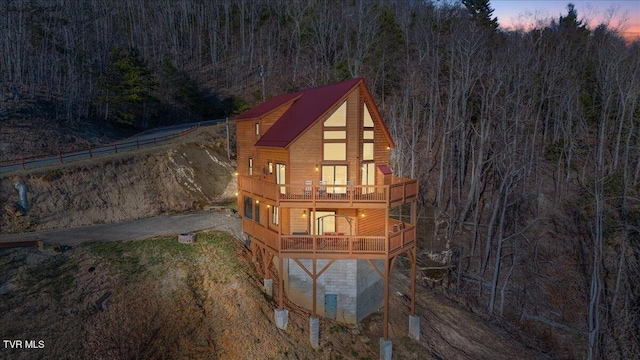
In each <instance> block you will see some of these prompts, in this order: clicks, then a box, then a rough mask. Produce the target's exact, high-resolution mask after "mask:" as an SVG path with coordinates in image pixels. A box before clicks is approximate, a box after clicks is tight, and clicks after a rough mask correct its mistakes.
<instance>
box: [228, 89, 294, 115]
mask: <svg viewBox="0 0 640 360" xmlns="http://www.w3.org/2000/svg"><path fill="white" fill-rule="evenodd" d="M301 94H302V92H301V91H299V92H296V93H292V94H284V95H279V96H276V97H274V98H271V99H269V100H267V101H265V102H263V103H261V104H258V105H256V106H254V107H252V108H251V109H249V110H247V111H245V112H243V113H242V114H240V115H238V116H236V117H235V119H236V120H242V119H253V118H257V117H262V116H264V115H266V114H268V113H270V112H271V111H273V110H275V109H277V108H279V107H280V106H282V105H284V104H286V103H288V102H289V101H291V100H294V99H295V98H296V97H298V96H300V95H301Z"/></svg>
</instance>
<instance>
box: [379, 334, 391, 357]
mask: <svg viewBox="0 0 640 360" xmlns="http://www.w3.org/2000/svg"><path fill="white" fill-rule="evenodd" d="M392 347H393V344H392V343H391V339H385V338H380V360H391V359H392V357H391V355H392V350H393V349H392Z"/></svg>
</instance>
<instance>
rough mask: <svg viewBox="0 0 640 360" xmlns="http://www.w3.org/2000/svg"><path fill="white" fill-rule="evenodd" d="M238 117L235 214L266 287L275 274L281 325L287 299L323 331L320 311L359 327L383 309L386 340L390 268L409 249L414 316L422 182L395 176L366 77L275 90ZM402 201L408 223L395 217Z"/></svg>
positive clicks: (388, 140)
mask: <svg viewBox="0 0 640 360" xmlns="http://www.w3.org/2000/svg"><path fill="white" fill-rule="evenodd" d="M235 121H236V123H237V154H238V157H237V168H238V170H237V171H238V210H239V214H240V215H241V217H242V227H243V232H244V236H245V237H246V239H245V240H247V241H248V243H249V244H250V247H251V249H252V251H253V256H254V261H255V262H256V263H257V264H259V270H260V271H261V272H262V273H263V274H264V277H265V289H266V291H267V292H269V293H271V291H273V290H272V288H271V287H272V286H273V283H272V280H271V279H273V278H277V279H278V299H279V302H278V303H279V309H277V310H276V323H277V325H278V326H279V327H286V317H285V318H284V319H283V318H282V317H281V318H280V319H278V317H279V316H283V314H284V315H286V314H287V313H283V311H285V310H284V305H283V296H285V295H286V296H287V298H288V299H289V300H291V301H293V302H294V303H296V304H298V305H300V306H303V307H305V308H308V309H309V310H311V312H312V319H316V328H317V315H322V316H324V317H328V318H333V319H336V320H338V321H341V322H344V323H357V322H360V321H361V320H362V319H363V318H365V317H366V316H368V315H369V314H371V313H372V312H374V311H376V310H378V309H380V308H383V307H384V311H385V314H384V315H385V320H384V321H385V323H384V326H383V328H384V338H385V339H386V338H387V324H388V318H387V317H388V298H389V274H390V271H391V268H392V267H393V263H394V261H395V258H396V256H397V255H399V254H403V253H405V254H407V255H408V257H409V259H410V260H411V263H412V270H413V271H412V274H414V276H412V286H411V292H412V294H411V299H412V310H411V315H412V316H414V315H415V314H414V312H413V298H414V296H413V293H414V292H415V257H416V228H415V223H416V221H415V213H416V211H415V207H416V198H417V192H418V184H417V181H416V180H414V179H407V178H398V177H394V176H393V174H392V172H391V168H390V165H389V151H390V150H391V149H392V148H393V147H394V142H393V140H392V138H391V136H390V134H389V131H388V129H387V127H386V126H385V124H384V121H383V119H382V117H381V115H380V112H379V111H378V108H377V107H376V104H375V103H374V101H373V98H372V96H371V94H370V92H369V90H368V89H367V86H366V84H365V82H364V80H363V79H361V78H356V79H351V80H346V81H343V82H340V83H336V84H332V85H327V86H322V87H317V88H313V89H308V90H303V91H298V92H295V93H291V94H286V95H280V96H276V97H274V98H272V99H270V100H268V101H266V102H264V103H262V104H259V105H257V106H255V107H253V108H252V109H250V110H248V111H246V112H244V113H243V114H240V115H238V116H236V117H235ZM398 207H402V208H403V209H407V208H408V209H410V210H409V211H406V210H405V213H410V214H411V215H410V216H408V217H407V218H408V220H406V219H405V220H404V221H400V220H398V219H397V217H396V218H394V217H393V216H392V214H393V213H394V209H396V208H398ZM278 311H280V312H279V313H278ZM410 322H411V321H410ZM311 327H312V333H313V321H312V324H311ZM410 327H411V326H410ZM414 327H415V326H414ZM316 333H317V331H316ZM312 336H313V335H312ZM313 342H314V341H313V339H312V343H313Z"/></svg>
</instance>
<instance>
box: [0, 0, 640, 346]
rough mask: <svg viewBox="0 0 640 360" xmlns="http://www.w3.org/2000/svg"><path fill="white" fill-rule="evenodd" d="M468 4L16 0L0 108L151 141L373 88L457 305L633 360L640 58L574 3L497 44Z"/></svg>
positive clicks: (639, 325) (8, 13)
mask: <svg viewBox="0 0 640 360" xmlns="http://www.w3.org/2000/svg"><path fill="white" fill-rule="evenodd" d="M464 3H465V4H466V6H465V5H463V4H461V3H460V4H456V3H453V4H446V3H445V4H442V3H440V2H438V5H435V4H433V3H432V2H430V1H382V0H379V1H373V0H371V1H365V0H352V1H346V2H342V1H340V2H335V1H308V0H277V1H270V0H252V1H243V0H238V1H233V0H226V1H223V0H221V1H199V0H180V1H173V0H161V1H137V0H121V1H116V0H58V1H45V0H41V1H37V0H35V1H26V0H7V1H3V2H2V3H1V4H0V11H2V15H0V79H1V80H0V81H1V83H0V84H1V86H2V89H1V91H0V93H1V100H2V101H0V104H4V103H6V102H8V101H9V100H10V99H12V98H16V97H20V96H27V97H30V98H33V99H37V100H38V101H46V102H48V103H51V109H52V110H51V112H52V113H54V114H56V116H55V117H53V116H52V117H51V119H52V120H51V121H63V120H65V119H66V120H68V119H74V121H106V122H111V123H115V122H118V123H123V124H130V125H135V126H138V127H147V126H151V125H155V124H161V123H165V122H167V121H176V120H181V119H203V118H208V117H214V116H231V115H233V113H234V111H236V112H237V111H241V110H242V109H244V108H246V107H247V106H250V105H253V104H255V103H257V102H259V101H262V100H263V99H264V98H269V97H271V96H274V95H278V94H281V93H284V92H289V91H293V90H297V89H301V88H307V87H311V86H316V85H322V84H326V83H330V82H334V81H338V80H342V79H346V78H351V77H356V76H361V77H364V78H365V80H366V82H367V85H368V86H369V87H370V89H371V91H372V93H373V95H374V97H375V98H376V101H377V102H378V104H379V106H380V109H381V111H382V113H383V116H384V117H385V120H386V122H387V124H388V126H389V128H390V130H391V133H392V135H393V137H394V140H395V142H396V144H397V148H396V149H395V150H394V151H393V153H392V155H393V160H394V164H393V167H394V170H395V174H396V175H399V176H411V177H415V178H417V179H419V180H420V186H421V190H422V191H421V198H420V202H421V204H422V205H423V206H425V207H437V208H438V209H439V210H440V211H441V212H442V214H444V215H443V217H444V218H445V219H446V220H447V221H448V222H449V224H450V227H449V230H448V233H447V235H448V236H449V238H450V239H451V243H452V246H453V250H454V257H453V260H452V262H453V265H455V269H454V271H453V272H452V273H451V274H450V275H451V276H450V278H451V279H452V285H451V288H450V289H449V291H450V292H451V293H452V294H456V295H457V296H459V297H460V298H463V299H466V300H467V301H469V300H470V301H472V302H475V303H477V304H478V306H479V307H480V308H482V311H483V312H485V313H486V314H487V315H488V316H491V317H496V318H499V319H502V320H503V321H507V322H510V323H512V324H515V325H518V326H520V327H521V328H523V329H526V331H527V332H529V333H530V334H534V335H535V336H537V338H538V339H540V342H539V347H540V348H541V349H543V350H544V351H547V352H548V353H549V354H550V355H552V356H559V357H587V358H606V357H614V358H632V357H634V354H638V353H640V198H639V196H638V192H639V190H640V185H639V181H640V60H639V59H640V43H639V42H637V41H636V42H635V43H633V44H628V43H625V42H624V40H623V39H622V38H621V36H620V35H619V34H618V33H616V32H615V31H614V30H612V29H610V28H608V27H607V26H605V25H602V26H599V27H597V28H595V29H587V28H586V26H585V25H584V24H583V22H582V20H581V18H580V16H579V14H578V10H579V9H576V8H574V7H573V6H571V5H570V6H568V8H567V14H566V15H563V16H561V17H559V18H557V19H553V20H552V21H550V22H549V23H548V24H547V25H545V26H541V27H539V28H537V29H533V30H531V31H529V32H508V33H505V32H502V31H500V30H498V29H497V28H496V26H495V25H496V20H495V19H492V18H491V11H490V10H491V9H490V6H489V3H488V1H482V0H475V1H469V0H465V1H464ZM498 21H499V19H498ZM3 106H4V105H3ZM0 115H1V116H2V120H0V123H2V122H5V121H7V118H8V117H9V116H10V112H8V111H7V110H0ZM54 119H55V120H54ZM78 119H79V120H78ZM427 321H428V320H427Z"/></svg>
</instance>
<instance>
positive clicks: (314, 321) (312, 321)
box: [309, 317, 320, 349]
mask: <svg viewBox="0 0 640 360" xmlns="http://www.w3.org/2000/svg"><path fill="white" fill-rule="evenodd" d="M319 320H320V319H319V318H317V317H315V318H314V317H310V318H309V341H311V346H313V348H314V349H317V348H319V347H320V321H319Z"/></svg>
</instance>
